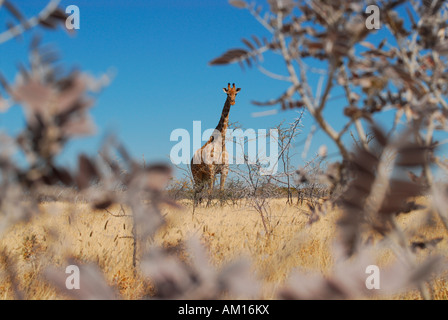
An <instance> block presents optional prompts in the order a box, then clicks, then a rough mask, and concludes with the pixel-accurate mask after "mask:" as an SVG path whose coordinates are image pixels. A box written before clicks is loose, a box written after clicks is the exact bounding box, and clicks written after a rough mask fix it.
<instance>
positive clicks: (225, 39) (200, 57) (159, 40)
mask: <svg viewBox="0 0 448 320" xmlns="http://www.w3.org/2000/svg"><path fill="white" fill-rule="evenodd" d="M45 3H46V2H45V1H40V0H39V1H38V0H26V1H20V2H19V3H18V5H19V7H20V8H21V9H23V11H24V12H25V14H26V15H27V16H30V15H32V14H33V13H36V12H37V11H38V10H39V8H41V7H42V6H43V5H44V4H45ZM262 3H263V1H262ZM71 4H75V5H77V6H78V7H79V9H80V16H81V28H80V30H78V31H77V33H76V35H74V36H69V35H67V34H66V33H65V32H64V31H62V30H59V31H57V32H45V33H43V43H48V44H54V45H55V47H56V48H57V50H58V51H59V52H60V56H61V58H62V61H63V62H64V63H65V65H66V67H71V66H74V67H79V68H81V69H82V70H83V71H86V72H89V73H91V74H93V75H96V76H100V75H101V74H102V73H104V72H107V71H108V70H111V69H113V70H115V72H116V76H115V78H114V80H113V82H112V83H111V85H110V86H109V87H107V88H105V90H104V91H103V92H102V93H101V94H100V95H99V98H98V100H97V102H96V105H95V107H94V109H93V111H92V114H93V117H94V120H95V123H96V124H97V128H98V131H97V134H96V135H95V136H94V137H89V138H82V139H77V140H76V141H73V142H72V143H70V144H69V145H68V147H67V149H66V150H65V151H64V153H63V154H62V155H61V158H60V161H61V162H62V163H70V164H73V163H74V159H75V155H76V154H77V153H79V152H87V153H90V154H92V153H95V150H97V148H98V147H99V146H100V145H101V141H102V138H103V137H104V135H105V134H106V133H107V132H115V133H116V134H117V135H118V136H119V137H120V139H121V140H122V141H123V142H124V143H125V145H126V146H127V147H128V148H129V150H130V152H131V154H132V155H133V156H134V157H135V158H141V157H142V156H144V157H145V159H146V161H147V162H154V161H168V160H169V158H168V156H169V153H170V149H171V148H172V147H173V146H174V145H175V142H171V141H170V134H171V132H172V131H173V130H174V129H177V128H185V129H187V130H189V131H190V132H191V131H192V124H193V121H195V120H196V121H197V120H200V121H202V129H203V130H205V129H206V128H214V127H215V126H216V124H217V123H218V121H219V118H220V114H221V110H222V107H223V104H224V101H225V98H226V96H225V94H224V93H223V92H222V88H223V87H224V86H226V84H227V83H228V82H231V83H232V82H234V83H236V85H237V86H238V87H241V88H242V90H241V93H240V94H239V95H238V97H237V102H236V105H235V106H234V107H232V109H231V113H230V121H232V122H236V121H238V122H239V123H240V124H241V125H242V126H243V127H244V128H253V129H255V130H257V129H269V128H271V127H274V126H275V125H277V124H278V123H279V122H280V121H282V120H285V121H286V122H292V121H293V119H294V117H295V116H296V115H297V114H296V112H295V111H285V112H279V113H278V114H276V115H273V116H268V117H252V114H253V113H254V112H260V111H264V110H267V109H263V108H262V107H257V106H254V105H252V104H251V103H250V101H251V100H260V101H263V100H267V99H271V98H276V97H277V96H278V95H279V94H281V93H282V92H283V91H284V90H285V89H286V88H287V86H288V83H287V82H281V81H278V80H273V79H270V78H268V77H266V76H265V75H263V74H261V73H260V72H259V71H258V70H256V69H248V68H246V69H245V70H244V71H243V70H241V68H240V67H239V66H238V65H237V64H234V65H229V66H215V67H212V66H209V65H208V64H207V63H208V62H209V61H210V60H212V59H213V58H215V57H217V56H219V55H220V54H222V53H223V52H224V51H226V50H227V49H230V48H234V47H243V44H242V42H241V38H243V37H245V38H249V37H250V36H251V35H253V34H254V35H257V36H258V37H260V38H261V37H262V36H269V34H268V33H267V31H266V30H264V28H263V27H262V26H261V25H260V24H259V23H258V22H257V21H256V20H255V19H254V18H253V17H252V16H251V15H250V14H249V12H248V11H246V10H239V9H236V8H234V7H232V6H230V5H229V4H228V2H227V0H213V1H212V0H146V1H145V0H133V1H132V0H131V1H124V0H113V1H106V0H95V1H92V0H90V1H88V0H79V1H74V0H73V1H62V5H61V6H62V7H66V6H68V5H71ZM265 7H266V5H265ZM37 31H39V30H37ZM380 35H381V30H380V31H379V34H378V35H377V36H375V38H376V39H377V40H378V39H379V40H381V38H380ZM30 36H31V35H30V34H27V35H26V36H25V37H24V38H23V40H22V41H11V42H9V43H7V44H5V45H3V46H0V50H1V51H0V52H1V56H0V57H1V59H0V70H1V71H2V72H3V73H4V74H5V75H6V77H7V78H8V79H9V80H12V79H13V76H14V74H15V70H16V65H17V63H18V62H20V61H22V62H23V61H26V54H27V46H28V43H29V40H30ZM374 40H375V39H374ZM267 59H268V60H267V61H266V62H267V64H266V65H267V66H269V67H270V68H271V69H273V70H275V71H278V72H279V73H282V74H286V70H285V69H284V67H283V65H282V64H281V63H280V62H281V61H274V60H270V58H269V56H268V57H267ZM316 80H317V78H316ZM343 107H345V102H344V100H342V101H340V100H339V101H337V100H335V101H333V102H331V103H330V104H329V107H328V111H327V115H328V116H329V117H333V119H335V120H336V123H338V122H340V123H341V125H342V124H343V123H345V119H343V118H342V108H343ZM264 108H269V107H264ZM274 108H279V107H274ZM339 119H340V121H339ZM23 121H24V120H23V116H22V114H21V111H20V109H18V108H17V107H15V108H13V109H11V110H10V111H9V112H8V113H7V114H2V115H0V128H1V129H3V130H7V131H8V132H17V130H19V129H20V128H21V127H22V126H23ZM303 125H304V128H303V134H302V135H301V136H300V137H299V138H298V140H303V139H304V138H305V137H306V134H307V133H308V132H309V130H310V128H311V126H312V125H313V121H312V119H311V117H310V116H309V115H308V114H306V115H305V118H304V122H303ZM336 127H337V125H336ZM348 141H350V140H348ZM321 144H327V145H328V147H329V151H330V153H331V152H333V151H335V148H334V146H333V145H332V143H331V142H329V141H328V140H326V139H325V136H324V135H323V134H321V133H318V134H317V135H316V136H315V137H314V141H313V145H312V148H311V149H310V152H309V155H308V158H311V157H312V156H313V154H314V153H315V152H316V151H317V149H318V148H319V146H320V145H321ZM302 148H303V146H299V147H298V148H297V150H296V151H297V152H298V155H297V157H296V159H294V162H295V163H296V164H297V165H299V164H301V163H302V159H301V158H300V153H301V152H302V150H301V149H302Z"/></svg>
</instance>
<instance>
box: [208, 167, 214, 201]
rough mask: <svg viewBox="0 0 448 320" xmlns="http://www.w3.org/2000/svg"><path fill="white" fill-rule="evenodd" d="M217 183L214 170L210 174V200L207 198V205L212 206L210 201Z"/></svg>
mask: <svg viewBox="0 0 448 320" xmlns="http://www.w3.org/2000/svg"><path fill="white" fill-rule="evenodd" d="M214 185H215V173H214V172H213V171H212V173H211V174H210V180H209V185H208V200H207V207H209V206H210V203H211V201H212V196H213V186H214Z"/></svg>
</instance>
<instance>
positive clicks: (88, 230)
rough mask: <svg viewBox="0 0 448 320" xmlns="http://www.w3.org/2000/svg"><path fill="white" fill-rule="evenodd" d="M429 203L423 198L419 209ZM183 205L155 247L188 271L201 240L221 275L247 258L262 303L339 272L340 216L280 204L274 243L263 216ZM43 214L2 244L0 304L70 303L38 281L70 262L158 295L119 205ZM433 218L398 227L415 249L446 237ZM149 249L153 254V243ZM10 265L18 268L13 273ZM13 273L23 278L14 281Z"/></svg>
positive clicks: (387, 257)
mask: <svg viewBox="0 0 448 320" xmlns="http://www.w3.org/2000/svg"><path fill="white" fill-rule="evenodd" d="M426 201H427V200H426V199H425V198H419V201H418V202H419V203H425V202H426ZM180 202H181V204H182V205H183V206H184V208H183V209H174V208H171V207H164V208H163V211H162V212H163V214H164V216H165V219H166V224H165V225H164V226H163V227H162V228H160V229H159V230H158V232H157V234H156V236H155V237H154V239H153V240H152V241H153V244H158V245H161V246H163V247H165V248H170V249H172V250H173V252H175V253H176V255H177V256H179V257H180V258H181V259H182V260H184V261H185V262H186V263H189V260H190V258H191V257H190V256H189V253H188V251H186V250H185V247H184V243H185V241H187V240H188V239H189V238H191V237H197V238H199V239H200V241H201V242H202V244H203V245H204V246H205V248H206V249H207V252H208V254H209V256H208V259H209V261H210V264H211V265H213V266H216V267H217V268H221V267H223V266H225V265H226V264H227V263H229V262H231V261H233V260H235V259H237V258H241V257H244V258H245V259H248V260H249V261H250V262H251V265H252V269H253V272H254V275H255V276H256V278H257V279H259V280H260V283H261V289H260V291H261V297H262V298H263V299H276V292H277V289H278V288H279V287H281V286H282V285H283V284H284V283H285V281H286V280H287V279H288V277H289V275H290V273H291V272H292V271H293V270H294V269H301V270H307V271H310V272H317V273H322V274H324V275H325V274H327V273H328V272H329V271H330V270H331V268H332V266H333V263H334V261H333V259H334V257H333V255H332V246H333V244H334V241H335V240H336V239H337V238H338V234H337V228H336V222H337V219H338V217H339V211H338V209H337V208H334V209H332V210H328V212H329V213H328V214H326V215H324V216H321V217H320V219H319V220H318V221H317V222H315V223H313V224H309V223H308V222H309V216H308V214H309V212H308V209H307V208H308V207H307V206H306V205H305V204H304V205H303V206H297V205H286V204H285V201H284V200H283V199H273V200H271V201H270V207H271V210H272V211H271V212H275V214H273V215H272V216H271V217H270V221H271V223H272V225H273V226H274V227H273V233H272V235H271V236H269V237H268V236H267V235H266V234H265V231H264V230H265V229H264V228H263V225H262V222H261V219H260V216H259V215H258V213H257V212H256V211H254V210H251V209H250V207H248V206H245V204H244V202H243V203H242V204H241V205H239V206H223V207H221V206H219V205H214V206H212V207H209V208H206V207H204V206H202V207H199V208H197V209H196V211H195V213H194V216H193V215H192V209H191V205H190V204H189V202H187V201H180ZM40 206H41V208H40V209H41V211H42V213H41V214H39V215H38V216H36V217H35V218H32V219H31V220H30V221H28V222H26V223H25V222H24V223H19V224H16V225H14V226H13V227H12V228H11V229H10V230H8V231H7V233H6V234H5V236H4V237H3V239H2V240H1V241H0V247H1V250H3V251H4V252H5V251H6V252H7V253H8V254H7V255H4V257H5V256H7V257H8V260H9V261H6V262H7V263H5V261H1V263H0V265H1V273H0V275H1V278H0V299H15V298H17V297H15V296H14V290H13V286H18V287H19V288H20V289H21V292H23V294H24V295H25V297H23V298H26V299H65V298H67V297H65V296H64V295H63V294H60V293H59V292H58V291H56V290H55V289H54V288H53V287H51V286H50V285H49V284H48V283H47V282H45V281H43V280H42V279H41V278H40V276H39V274H41V271H42V270H43V269H44V268H45V267H46V266H47V265H50V264H51V265H56V266H60V267H63V264H64V263H65V261H66V260H65V259H66V258H67V257H72V258H74V259H76V260H77V261H82V262H86V263H87V262H94V263H96V264H97V265H98V266H99V267H100V268H101V270H102V271H103V272H104V274H105V277H106V280H107V282H108V283H109V284H111V285H112V286H114V287H115V288H116V289H117V291H118V292H119V293H120V295H121V296H122V297H123V298H124V299H140V298H145V297H150V296H151V295H152V294H153V288H152V287H151V284H150V281H149V282H148V281H143V280H144V279H143V276H142V275H141V274H139V273H138V272H134V270H135V269H134V268H133V239H132V234H131V230H132V218H131V217H130V216H129V214H130V212H128V210H126V209H125V210H124V216H123V211H121V209H120V206H119V205H115V206H113V207H111V208H110V209H109V210H108V211H106V210H94V209H92V208H91V207H90V206H89V205H88V204H82V203H78V204H70V203H64V202H47V203H42V204H41V205H40ZM74 206H75V210H73V208H74ZM114 215H121V216H114ZM428 215H430V214H428V213H427V211H426V210H419V211H414V212H412V213H409V214H406V215H402V216H400V217H399V218H398V222H399V224H400V226H401V227H402V229H403V230H404V232H405V233H406V232H408V230H412V234H411V233H409V234H408V237H409V239H410V240H412V241H420V240H425V239H430V238H437V237H446V231H445V229H444V228H443V226H442V225H441V223H440V222H439V221H438V220H437V218H436V217H432V216H431V215H430V216H431V217H430V218H431V219H433V223H434V225H433V227H432V228H431V230H430V231H428V230H426V229H422V228H419V226H420V225H423V224H422V221H423V220H426V219H428ZM371 239H373V241H374V242H375V243H376V244H377V247H378V253H377V254H378V257H379V261H380V263H381V264H384V265H387V264H388V263H389V261H391V260H392V259H393V258H394V255H393V253H392V251H391V250H390V249H381V248H382V241H380V240H381V239H380V237H378V236H373V238H371ZM142 245H147V246H150V245H151V243H145V244H142ZM385 247H386V246H384V248H385ZM447 248H448V244H447V241H446V240H445V239H444V240H442V241H440V242H439V243H437V245H436V246H434V247H432V248H428V249H425V250H419V252H418V254H417V255H418V256H422V257H424V256H425V255H426V254H427V253H428V251H431V253H434V252H439V253H442V254H444V255H448V254H447ZM140 249H141V248H140ZM137 257H138V250H137ZM3 259H4V258H3ZM137 263H138V259H137ZM5 265H8V266H14V267H13V268H12V269H8V271H7V270H6V269H5ZM11 270H13V271H11ZM10 272H15V273H16V275H15V276H14V277H11V276H10V274H9V273H10ZM10 279H15V281H10ZM17 282H18V283H17ZM431 286H432V288H433V297H434V299H447V298H448V290H447V287H446V282H445V280H443V278H438V279H437V280H434V281H432V283H431ZM229 298H234V297H229ZM384 298H388V299H389V298H392V299H421V296H420V293H419V291H417V290H410V291H407V292H404V293H402V294H398V295H394V296H391V297H384Z"/></svg>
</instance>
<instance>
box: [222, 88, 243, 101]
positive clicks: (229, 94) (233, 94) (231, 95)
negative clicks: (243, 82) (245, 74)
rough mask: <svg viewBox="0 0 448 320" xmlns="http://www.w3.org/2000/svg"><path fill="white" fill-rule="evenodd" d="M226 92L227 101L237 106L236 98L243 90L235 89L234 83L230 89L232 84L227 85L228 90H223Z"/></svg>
mask: <svg viewBox="0 0 448 320" xmlns="http://www.w3.org/2000/svg"><path fill="white" fill-rule="evenodd" d="M222 90H224V92H225V93H226V94H227V99H229V100H230V105H232V106H233V105H234V104H235V97H236V95H237V94H238V92H240V90H241V88H235V84H234V83H233V87H230V83H229V84H227V88H222Z"/></svg>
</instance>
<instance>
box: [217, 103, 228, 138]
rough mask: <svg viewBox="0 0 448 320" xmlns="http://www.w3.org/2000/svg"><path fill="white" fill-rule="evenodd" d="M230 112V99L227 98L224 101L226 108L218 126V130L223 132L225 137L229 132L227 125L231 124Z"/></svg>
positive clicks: (222, 134)
mask: <svg viewBox="0 0 448 320" xmlns="http://www.w3.org/2000/svg"><path fill="white" fill-rule="evenodd" d="M229 113H230V99H229V98H227V99H226V102H225V103H224V108H223V109H222V113H221V119H219V123H218V125H217V126H216V130H218V131H219V132H221V136H222V137H223V138H224V137H225V135H226V132H227V127H228V125H229Z"/></svg>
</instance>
